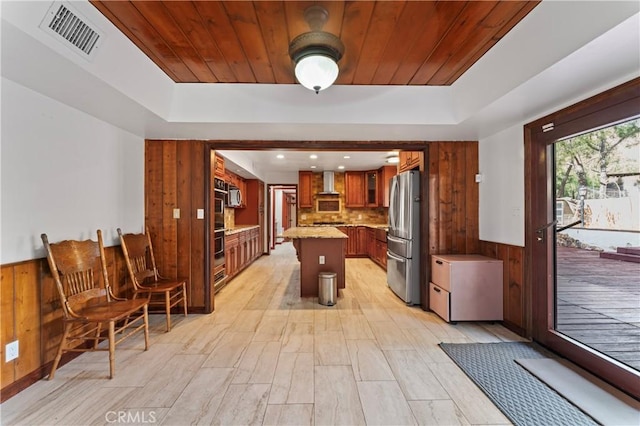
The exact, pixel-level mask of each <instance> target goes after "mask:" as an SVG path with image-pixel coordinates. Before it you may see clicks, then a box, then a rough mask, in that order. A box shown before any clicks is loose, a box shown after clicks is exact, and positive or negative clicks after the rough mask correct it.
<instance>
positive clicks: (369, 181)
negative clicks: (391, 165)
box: [364, 170, 380, 207]
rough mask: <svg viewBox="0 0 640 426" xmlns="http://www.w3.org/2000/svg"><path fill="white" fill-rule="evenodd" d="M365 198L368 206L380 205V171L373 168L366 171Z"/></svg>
mask: <svg viewBox="0 0 640 426" xmlns="http://www.w3.org/2000/svg"><path fill="white" fill-rule="evenodd" d="M364 179H365V185H366V187H365V200H366V206H367V207H378V201H379V199H378V181H379V180H380V179H379V177H378V171H377V170H372V171H368V172H365V174H364Z"/></svg>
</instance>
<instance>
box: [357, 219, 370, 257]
mask: <svg viewBox="0 0 640 426" xmlns="http://www.w3.org/2000/svg"><path fill="white" fill-rule="evenodd" d="M367 229H368V228H367V227H366V226H358V227H356V238H357V240H358V242H357V243H356V255H357V256H368V254H367V251H368V247H367Z"/></svg>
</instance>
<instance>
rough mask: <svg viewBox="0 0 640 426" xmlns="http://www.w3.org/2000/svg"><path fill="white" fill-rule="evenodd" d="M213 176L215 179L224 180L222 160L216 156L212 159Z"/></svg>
mask: <svg viewBox="0 0 640 426" xmlns="http://www.w3.org/2000/svg"><path fill="white" fill-rule="evenodd" d="M213 174H214V176H215V177H217V178H220V179H223V180H224V178H225V171H224V158H223V157H221V156H219V155H218V154H215V155H214V159H213Z"/></svg>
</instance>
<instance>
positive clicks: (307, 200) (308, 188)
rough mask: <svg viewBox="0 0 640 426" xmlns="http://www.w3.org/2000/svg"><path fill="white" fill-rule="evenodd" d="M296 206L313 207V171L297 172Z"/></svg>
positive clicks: (302, 207)
mask: <svg viewBox="0 0 640 426" xmlns="http://www.w3.org/2000/svg"><path fill="white" fill-rule="evenodd" d="M298 208H300V209H311V208H313V172H305V171H299V172H298Z"/></svg>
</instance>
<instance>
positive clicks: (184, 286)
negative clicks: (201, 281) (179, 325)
mask: <svg viewBox="0 0 640 426" xmlns="http://www.w3.org/2000/svg"><path fill="white" fill-rule="evenodd" d="M182 303H183V305H184V316H185V317H186V316H187V283H182Z"/></svg>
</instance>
